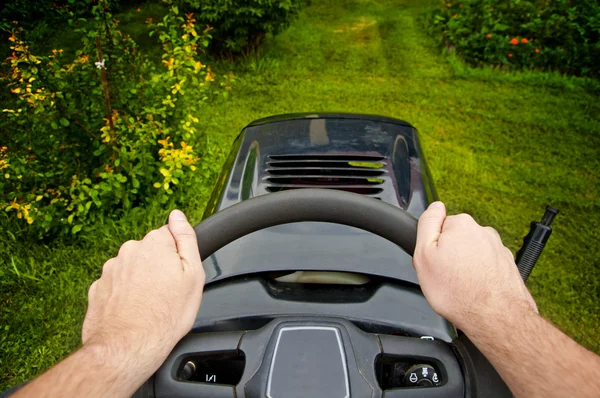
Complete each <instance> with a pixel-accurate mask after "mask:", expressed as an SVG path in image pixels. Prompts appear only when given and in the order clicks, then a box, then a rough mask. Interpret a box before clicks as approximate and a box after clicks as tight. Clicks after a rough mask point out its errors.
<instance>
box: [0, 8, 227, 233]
mask: <svg viewBox="0 0 600 398" xmlns="http://www.w3.org/2000/svg"><path fill="white" fill-rule="evenodd" d="M106 5H107V4H106V2H103V1H100V2H99V4H98V5H96V6H94V7H93V9H92V13H93V18H94V19H95V21H96V25H95V26H96V28H95V29H92V30H87V29H83V28H80V29H79V30H78V31H79V32H80V33H81V35H82V48H81V49H80V50H79V51H77V54H76V59H75V60H74V61H73V62H70V63H68V62H64V61H63V60H62V50H60V49H56V50H53V51H52V54H51V55H49V56H40V55H34V54H32V53H31V51H30V50H29V46H28V45H27V43H26V42H25V41H23V40H22V39H21V34H22V28H19V27H18V26H14V28H13V29H12V32H11V36H10V41H11V49H12V51H13V52H12V55H11V56H10V57H9V58H8V60H7V62H8V63H9V65H8V66H9V67H10V70H9V72H8V73H7V74H6V75H3V76H1V77H0V79H1V80H0V83H2V85H3V86H6V87H7V88H8V89H9V90H10V94H11V97H10V101H9V103H8V104H5V103H3V108H5V109H3V110H2V114H1V115H2V116H1V118H0V133H1V136H2V139H1V141H0V142H2V145H1V148H0V191H2V193H3V194H2V196H1V197H0V208H2V209H4V210H5V211H6V212H8V213H9V214H13V215H15V216H16V218H17V219H20V220H21V223H24V225H29V226H30V228H29V229H30V230H32V231H35V232H36V233H37V234H38V235H41V234H43V233H47V232H49V231H50V232H59V233H64V232H66V231H71V233H77V232H78V231H79V230H81V228H82V227H83V226H85V225H87V224H90V223H94V222H99V221H102V219H103V218H104V217H106V216H113V217H117V216H118V214H119V210H127V209H130V208H131V207H133V206H137V205H140V204H142V203H143V202H144V201H145V200H146V199H148V198H157V197H158V200H160V201H161V202H166V201H167V200H169V198H170V196H171V195H172V194H173V193H174V191H175V190H176V189H177V188H178V187H182V186H185V185H186V184H187V182H188V179H186V178H185V176H186V172H187V171H193V170H194V169H195V167H196V164H197V163H198V161H199V156H200V155H201V153H202V151H198V150H197V149H195V148H194V147H193V146H192V145H190V142H191V141H193V137H194V136H195V135H197V134H198V132H199V129H200V128H201V126H202V124H201V121H200V120H199V119H198V118H197V117H196V116H195V115H197V114H198V111H199V109H200V107H202V106H203V104H205V103H206V101H208V100H209V99H210V98H211V97H214V96H219V95H222V96H226V95H227V93H228V90H229V89H230V86H229V81H230V78H229V77H223V78H221V79H220V81H219V79H218V78H217V77H216V76H215V74H214V73H213V72H212V71H211V68H210V67H209V66H207V65H205V64H203V63H202V62H201V60H200V58H199V56H198V54H199V53H201V52H202V48H204V47H206V46H207V45H208V43H209V40H210V35H209V33H208V31H207V30H204V31H198V29H197V28H196V24H195V22H196V21H195V19H194V18H193V15H191V14H190V15H186V16H185V18H184V17H182V16H181V15H180V13H179V10H178V9H177V7H175V6H171V7H170V12H169V14H168V15H166V16H165V17H164V18H163V20H162V21H161V22H160V23H158V24H151V26H152V28H153V29H154V33H155V34H157V35H158V37H159V39H160V41H161V43H162V45H163V56H162V58H163V61H162V62H163V65H161V67H160V68H158V69H157V68H156V67H155V66H154V65H153V64H152V63H151V62H150V61H149V60H148V59H147V58H146V57H145V56H144V55H143V54H141V53H140V52H139V51H138V47H137V44H136V43H135V42H134V41H133V40H132V39H131V38H130V37H129V36H127V35H123V34H122V33H121V32H120V31H119V30H118V21H116V20H114V19H113V18H112V15H111V14H110V12H109V11H108V7H106ZM100 54H102V55H100Z"/></svg>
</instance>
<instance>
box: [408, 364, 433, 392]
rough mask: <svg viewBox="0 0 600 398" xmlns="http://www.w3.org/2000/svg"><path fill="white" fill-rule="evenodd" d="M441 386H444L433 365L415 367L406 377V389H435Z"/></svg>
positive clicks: (411, 368) (409, 370)
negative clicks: (434, 387)
mask: <svg viewBox="0 0 600 398" xmlns="http://www.w3.org/2000/svg"><path fill="white" fill-rule="evenodd" d="M440 384H442V383H441V380H440V376H438V373H437V371H436V370H435V368H434V367H433V366H431V365H425V364H419V365H414V366H412V367H410V369H408V370H407V371H406V375H405V376H404V386H405V387H433V386H439V385H440Z"/></svg>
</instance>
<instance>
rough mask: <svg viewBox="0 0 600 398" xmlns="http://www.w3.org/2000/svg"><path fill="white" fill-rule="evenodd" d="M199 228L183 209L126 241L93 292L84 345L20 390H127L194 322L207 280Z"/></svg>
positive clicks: (84, 393) (54, 393)
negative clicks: (139, 237)
mask: <svg viewBox="0 0 600 398" xmlns="http://www.w3.org/2000/svg"><path fill="white" fill-rule="evenodd" d="M204 278H205V276H204V269H203V268H202V263H201V262H200V254H199V253H198V244H197V242H196V234H195V233H194V230H193V228H192V227H191V226H190V224H189V223H188V222H187V220H186V218H185V216H184V215H183V213H182V212H180V211H178V210H175V211H173V212H172V213H171V215H170V217H169V224H168V225H166V226H164V227H162V228H160V229H157V230H155V231H152V232H150V233H149V234H147V235H146V236H145V237H144V239H143V240H141V241H139V242H138V241H129V242H127V243H125V244H124V245H123V246H122V247H121V250H119V255H118V256H117V257H115V258H113V259H110V260H108V261H107V262H106V264H104V268H103V269H102V277H101V278H100V279H98V280H97V281H96V282H94V283H93V284H92V286H91V287H90V290H89V293H88V296H89V297H88V299H89V305H88V312H87V314H86V316H85V321H84V323H83V331H82V340H83V347H82V348H80V349H79V350H78V351H76V352H75V353H74V354H72V355H71V356H69V357H68V358H67V359H65V360H64V361H62V362H61V363H59V364H58V365H56V366H55V367H53V368H52V369H50V370H49V371H47V372H46V373H44V374H43V375H42V376H40V377H38V378H37V379H35V380H34V381H33V382H31V383H29V384H28V385H26V386H25V387H23V388H22V389H20V390H19V391H17V392H16V393H15V394H14V395H13V396H15V397H33V396H35V397H130V396H131V395H132V394H133V393H134V392H135V390H136V389H137V388H138V387H139V386H140V385H141V384H142V383H143V382H144V381H145V380H147V379H148V378H149V377H150V376H152V374H153V373H154V372H155V371H156V370H157V369H158V368H159V366H160V365H161V364H162V363H163V362H164V360H165V359H166V358H167V356H168V355H169V353H170V352H171V350H172V349H173V347H174V346H175V344H177V342H178V341H179V340H180V339H181V338H182V337H183V336H184V335H185V334H187V333H188V332H189V331H190V329H191V328H192V326H193V323H194V319H195V318H196V315H197V313H198V309H199V307H200V300H201V298H202V289H203V287H204Z"/></svg>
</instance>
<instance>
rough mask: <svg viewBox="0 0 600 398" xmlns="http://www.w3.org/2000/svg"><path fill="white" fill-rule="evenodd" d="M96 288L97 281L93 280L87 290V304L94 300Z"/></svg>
mask: <svg viewBox="0 0 600 398" xmlns="http://www.w3.org/2000/svg"><path fill="white" fill-rule="evenodd" d="M96 289H98V281H97V280H96V281H94V283H92V285H91V286H90V289H89V290H88V306H89V303H90V302H92V301H93V300H94V298H95V297H96Z"/></svg>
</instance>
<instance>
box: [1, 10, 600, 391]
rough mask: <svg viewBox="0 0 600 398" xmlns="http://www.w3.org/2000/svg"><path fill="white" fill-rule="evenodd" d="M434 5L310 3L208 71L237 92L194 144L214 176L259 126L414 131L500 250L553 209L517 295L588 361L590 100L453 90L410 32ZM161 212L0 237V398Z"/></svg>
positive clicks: (447, 189) (599, 206)
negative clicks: (234, 58)
mask: <svg viewBox="0 0 600 398" xmlns="http://www.w3.org/2000/svg"><path fill="white" fill-rule="evenodd" d="M437 5H438V1H437V0H428V1H423V0H397V1H391V0H381V1H375V0H322V1H315V2H313V5H311V6H310V7H307V8H306V9H305V10H304V11H303V12H302V14H301V16H300V18H299V19H298V20H296V21H295V22H294V23H293V25H292V26H291V27H290V28H289V29H288V30H287V31H286V32H284V33H282V34H281V35H279V36H278V37H277V38H275V39H274V40H272V41H271V42H269V43H268V45H267V47H266V49H265V53H264V55H263V56H262V57H261V58H260V59H258V60H257V61H251V62H247V63H245V65H243V66H232V65H226V64H225V65H220V68H221V69H223V70H229V69H234V71H236V74H238V76H239V77H240V79H239V82H238V83H237V85H236V87H234V91H233V97H232V98H231V99H230V100H229V101H228V102H226V103H224V104H221V105H219V106H218V107H215V108H213V109H211V110H209V111H207V115H205V116H206V117H208V116H209V115H210V120H211V122H210V125H209V128H208V130H207V132H208V134H209V138H210V139H211V140H213V141H217V142H219V143H220V145H221V150H222V152H221V153H220V154H217V155H216V157H215V159H216V160H215V161H223V158H224V156H223V154H224V153H226V152H227V151H228V147H229V145H230V144H231V142H232V140H233V139H234V137H235V136H236V135H237V133H238V132H239V130H240V129H241V128H242V127H244V125H246V124H247V123H249V122H251V121H252V120H254V119H257V118H260V117H264V116H269V115H272V114H277V113H287V112H319V111H330V112H360V113H374V114H382V115H387V116H393V117H397V118H400V119H404V120H407V121H409V122H411V123H412V124H413V125H415V126H416V127H417V128H418V129H419V131H420V134H421V139H422V142H423V146H424V149H425V151H426V155H427V160H428V162H429V166H430V168H431V170H432V172H433V176H434V179H435V182H436V187H437V189H438V193H439V196H440V197H441V199H442V200H443V201H444V202H445V203H446V204H447V206H448V209H449V212H450V213H458V212H468V213H470V214H472V215H473V216H474V217H475V219H476V220H477V221H479V222H480V223H481V224H484V225H491V226H494V227H495V228H496V229H497V230H498V231H499V233H500V235H501V236H502V238H503V241H504V243H505V244H506V245H507V246H508V247H509V248H511V249H512V250H513V251H516V249H517V248H518V247H519V246H520V244H521V239H522V237H523V236H524V235H525V234H526V232H527V230H528V224H529V222H530V221H532V220H535V219H539V218H540V217H541V215H542V213H543V210H544V207H545V205H546V204H552V205H554V206H556V207H558V208H559V209H560V210H561V214H560V215H559V216H558V218H557V219H556V221H555V224H554V225H553V226H554V229H555V232H554V234H553V236H552V238H551V240H550V243H549V244H548V246H547V248H546V251H545V252H544V254H543V255H542V258H541V260H540V262H539V263H538V265H537V267H536V269H535V270H534V272H533V275H532V276H531V278H530V280H529V282H528V286H529V288H530V290H531V291H532V293H533V294H534V297H535V298H536V300H537V302H538V305H539V308H540V312H541V313H542V314H543V315H544V316H546V317H547V318H549V319H550V320H551V321H553V322H554V323H555V324H556V325H558V326H559V327H560V328H561V329H562V330H564V331H565V332H567V333H568V334H569V335H571V336H573V337H574V338H575V339H576V340H577V341H579V342H580V343H582V344H583V345H585V346H586V347H588V348H590V349H592V350H594V351H596V352H598V353H600V330H599V329H600V264H599V260H598V246H599V245H598V239H599V238H600V232H598V230H599V228H600V134H599V131H600V116H599V115H600V105H599V101H598V97H597V96H595V95H593V94H590V93H588V92H586V91H585V90H583V89H581V88H577V87H576V86H575V87H572V85H569V84H562V83H561V82H562V80H561V79H554V80H552V82H553V84H552V85H551V86H550V85H548V86H539V85H534V84H532V83H527V79H520V78H519V77H518V76H517V77H516V78H515V77H514V76H513V77H511V76H503V75H501V74H491V73H488V74H486V73H479V72H478V73H473V74H471V76H479V77H462V78H459V77H457V75H456V73H455V71H454V69H453V67H452V66H451V64H450V63H449V62H448V60H447V58H446V57H444V56H442V55H441V54H440V52H439V50H438V49H437V48H436V47H435V43H434V41H433V39H431V38H430V37H428V36H427V35H426V33H425V32H424V29H423V26H422V14H423V12H424V11H425V10H426V9H427V8H428V7H436V6H437ZM145 17H146V16H145V15H144V18H145ZM122 20H123V18H122ZM140 23H143V20H142V21H140ZM124 29H125V28H124ZM125 30H126V29H125ZM464 75H465V74H462V76H464ZM466 75H467V76H468V75H469V74H468V73H467V74H466ZM519 80H523V81H524V82H521V83H517V82H515V81H519ZM561 86H563V88H560V87H561ZM204 184H205V185H209V184H212V181H211V180H210V179H209V180H206V181H204ZM205 188H206V187H205ZM205 188H204V189H202V190H199V192H198V193H197V196H194V195H195V194H196V193H194V192H192V193H189V197H190V198H192V199H190V202H189V203H188V205H187V206H186V207H185V208H184V209H183V210H185V211H186V212H187V213H188V215H189V216H190V218H191V219H192V220H193V221H199V220H200V217H201V215H202V208H203V205H204V202H205V200H206V196H207V193H206V192H207V189H205ZM166 212H167V209H163V210H156V209H155V210H152V211H150V212H149V214H150V216H149V217H146V216H145V214H144V212H143V211H138V212H134V213H132V214H129V215H126V216H125V217H124V218H123V220H121V221H120V222H118V223H110V224H107V225H103V226H98V229H97V231H93V233H88V234H86V233H84V234H82V236H80V238H79V239H80V240H79V242H78V245H77V246H68V245H64V244H53V245H51V246H49V247H46V246H43V245H37V244H31V243H28V242H18V239H17V240H13V239H9V238H8V237H7V239H4V238H2V241H0V253H2V254H3V255H2V258H1V259H0V267H1V268H0V270H1V271H2V272H3V275H0V281H1V282H2V284H1V285H0V288H1V289H2V292H1V293H0V321H1V323H0V353H1V354H0V388H4V387H7V386H10V385H13V384H16V383H18V382H20V381H23V380H26V379H28V378H30V377H32V376H34V375H35V374H37V373H39V372H40V371H42V370H44V369H46V368H48V367H49V366H51V365H52V364H53V363H55V362H56V361H58V360H59V359H60V358H62V357H64V356H65V355H67V354H68V352H70V351H71V350H73V349H75V348H76V347H77V346H78V345H79V344H80V343H79V341H80V340H79V339H80V329H81V322H82V320H83V315H84V314H85V306H86V299H87V297H86V292H87V287H88V286H89V284H90V283H91V282H92V280H93V279H95V278H97V277H98V276H99V275H100V271H101V267H102V264H103V262H104V261H105V260H107V259H108V258H110V257H112V256H114V255H115V254H116V251H117V249H118V246H119V244H120V243H122V242H124V241H125V240H127V239H131V238H139V237H141V236H142V234H143V233H144V231H146V230H148V229H149V228H151V227H153V226H157V225H160V223H161V222H162V221H164V216H165V214H166ZM15 269H17V270H19V275H21V276H18V275H17V273H16V272H15ZM24 274H27V275H30V276H32V277H33V278H35V279H31V278H29V277H24V276H23V275H24Z"/></svg>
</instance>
